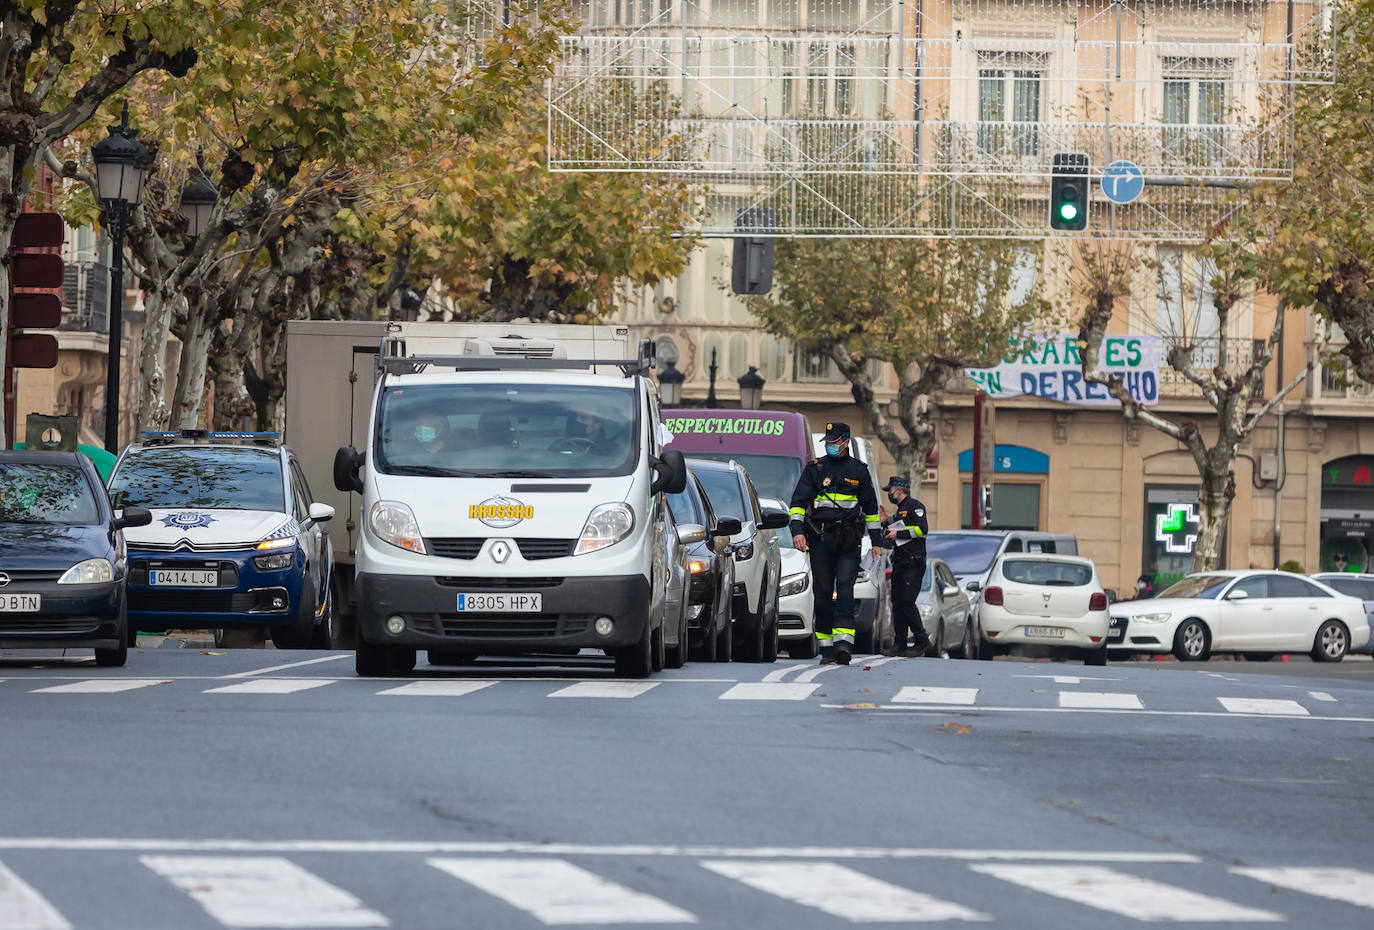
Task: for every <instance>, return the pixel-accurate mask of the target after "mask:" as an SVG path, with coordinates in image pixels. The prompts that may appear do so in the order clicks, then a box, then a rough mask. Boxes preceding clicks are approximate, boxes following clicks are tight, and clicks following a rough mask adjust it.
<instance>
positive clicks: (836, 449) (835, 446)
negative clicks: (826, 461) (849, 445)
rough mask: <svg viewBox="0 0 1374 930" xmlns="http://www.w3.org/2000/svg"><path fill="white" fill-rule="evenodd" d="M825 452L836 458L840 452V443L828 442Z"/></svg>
mask: <svg viewBox="0 0 1374 930" xmlns="http://www.w3.org/2000/svg"><path fill="white" fill-rule="evenodd" d="M825 454H826V455H828V456H830V457H831V458H834V457H835V456H837V455H839V454H840V444H839V443H838V442H827V443H826V444H825Z"/></svg>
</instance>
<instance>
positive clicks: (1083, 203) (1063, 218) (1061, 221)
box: [1050, 152, 1089, 231]
mask: <svg viewBox="0 0 1374 930" xmlns="http://www.w3.org/2000/svg"><path fill="white" fill-rule="evenodd" d="M1088 190H1089V186H1088V156H1087V155H1085V154H1083V153H1082V152H1069V153H1060V154H1058V155H1055V156H1054V164H1053V167H1052V169H1051V173H1050V228H1051V229H1066V230H1070V231H1078V230H1082V229H1087V228H1088Z"/></svg>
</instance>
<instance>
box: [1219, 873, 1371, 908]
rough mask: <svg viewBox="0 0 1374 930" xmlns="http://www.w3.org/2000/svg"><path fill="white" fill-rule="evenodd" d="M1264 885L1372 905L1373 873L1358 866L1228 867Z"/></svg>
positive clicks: (1362, 904)
mask: <svg viewBox="0 0 1374 930" xmlns="http://www.w3.org/2000/svg"><path fill="white" fill-rule="evenodd" d="M1231 871H1232V872H1234V873H1236V874H1237V875H1244V876H1245V877H1247V878H1253V879H1256V880H1258V881H1261V882H1264V883H1265V884H1268V885H1275V886H1277V887H1279V888H1288V889H1290V890H1292V891H1301V892H1303V893H1304V894H1312V895H1317V896H1318V897H1322V898H1330V899H1331V900H1333V901H1344V902H1345V903H1346V904H1354V905H1356V906H1358V907H1371V908H1374V875H1371V874H1370V873H1369V872H1361V871H1360V870H1359V869H1232V870H1231Z"/></svg>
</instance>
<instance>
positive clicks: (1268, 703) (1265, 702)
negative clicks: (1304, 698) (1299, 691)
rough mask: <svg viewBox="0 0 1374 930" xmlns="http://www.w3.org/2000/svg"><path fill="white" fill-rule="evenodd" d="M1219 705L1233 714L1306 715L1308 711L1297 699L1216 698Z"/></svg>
mask: <svg viewBox="0 0 1374 930" xmlns="http://www.w3.org/2000/svg"><path fill="white" fill-rule="evenodd" d="M1217 700H1218V701H1220V702H1221V706H1222V707H1224V708H1226V709H1227V710H1229V711H1230V712H1231V713H1233V714H1279V715H1286V716H1290V717H1306V716H1308V715H1309V712H1308V710H1307V708H1306V707H1303V706H1302V705H1301V704H1299V703H1298V702H1297V701H1284V700H1278V699H1275V698H1224V697H1219V698H1217Z"/></svg>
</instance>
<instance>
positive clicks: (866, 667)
mask: <svg viewBox="0 0 1374 930" xmlns="http://www.w3.org/2000/svg"><path fill="white" fill-rule="evenodd" d="M864 671H865V672H871V671H873V666H871V665H865V666H864Z"/></svg>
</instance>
